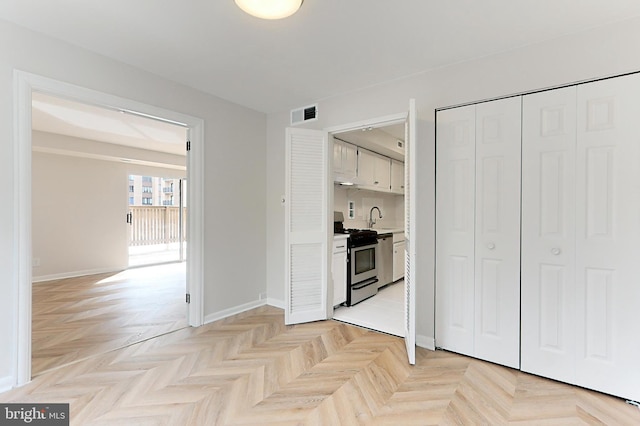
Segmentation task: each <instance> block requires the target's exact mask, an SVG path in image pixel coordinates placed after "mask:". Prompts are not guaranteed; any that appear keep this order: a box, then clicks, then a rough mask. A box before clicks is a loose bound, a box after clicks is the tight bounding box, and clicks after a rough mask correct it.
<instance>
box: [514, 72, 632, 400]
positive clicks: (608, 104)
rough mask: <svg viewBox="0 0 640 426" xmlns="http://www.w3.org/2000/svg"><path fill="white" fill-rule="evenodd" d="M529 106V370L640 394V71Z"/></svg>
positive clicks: (525, 360) (525, 231) (525, 352)
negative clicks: (639, 310) (639, 277)
mask: <svg viewBox="0 0 640 426" xmlns="http://www.w3.org/2000/svg"><path fill="white" fill-rule="evenodd" d="M523 112H524V127H523V141H522V143H523V194H522V195H523V203H524V204H523V217H522V238H523V240H522V247H523V253H522V254H523V256H522V277H523V280H522V295H523V307H522V330H523V335H522V336H523V340H522V369H523V370H524V371H528V372H533V373H535V374H539V375H542V376H546V377H550V378H553V379H558V380H562V381H566V382H569V383H572V384H576V385H578V386H582V387H586V388H590V389H595V390H598V391H601V392H605V393H608V394H612V395H616V396H619V397H623V398H626V399H631V400H640V387H639V386H638V383H640V369H639V368H638V366H637V360H638V354H640V339H638V336H639V335H640V322H639V321H638V318H637V315H638V307H639V306H640V286H638V284H637V282H638V279H637V277H638V266H637V265H638V259H640V244H638V241H640V220H639V219H638V218H639V217H640V168H639V167H638V159H640V144H638V134H640V121H639V120H638V116H640V75H638V74H633V75H628V76H623V77H617V78H613V79H606V80H601V81H596V82H593V83H586V84H581V85H578V86H574V87H568V88H563V89H557V90H552V91H548V92H541V93H538V94H533V95H528V96H525V97H524V110H523ZM525 172H526V173H525ZM524 301H526V303H524Z"/></svg>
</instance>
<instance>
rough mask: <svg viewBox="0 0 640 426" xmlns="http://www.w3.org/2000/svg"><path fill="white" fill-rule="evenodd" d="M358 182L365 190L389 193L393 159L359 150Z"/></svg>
mask: <svg viewBox="0 0 640 426" xmlns="http://www.w3.org/2000/svg"><path fill="white" fill-rule="evenodd" d="M358 181H359V182H360V184H361V186H362V187H363V188H368V189H372V190H374V191H384V192H389V191H390V190H391V159H390V158H389V157H385V156H383V155H380V154H376V153H375V152H372V151H369V150H366V149H362V148H359V149H358Z"/></svg>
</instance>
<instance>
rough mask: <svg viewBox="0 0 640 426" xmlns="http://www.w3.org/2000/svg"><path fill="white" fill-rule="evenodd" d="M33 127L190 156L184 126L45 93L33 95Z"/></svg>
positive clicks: (61, 133)
mask: <svg viewBox="0 0 640 426" xmlns="http://www.w3.org/2000/svg"><path fill="white" fill-rule="evenodd" d="M32 128H33V130H38V131H41V132H48V133H55V134H59V135H66V136H73V137H76V138H81V139H89V140H95V141H100V142H107V143H111V144H116V145H123V146H129V147H134V148H141V149H146V150H150V151H158V152H164V153H168V154H174V155H180V156H185V155H186V148H185V141H186V137H187V136H186V135H187V130H186V128H184V127H181V126H178V125H175V124H170V123H165V122H162V121H158V120H154V119H150V118H147V117H141V116H138V115H133V114H130V113H124V112H119V111H115V110H109V109H106V108H101V107H96V106H92V105H87V104H83V103H79V102H75V101H70V100H67V99H61V98H57V97H55V96H50V95H47V94H43V93H37V92H36V93H33V96H32Z"/></svg>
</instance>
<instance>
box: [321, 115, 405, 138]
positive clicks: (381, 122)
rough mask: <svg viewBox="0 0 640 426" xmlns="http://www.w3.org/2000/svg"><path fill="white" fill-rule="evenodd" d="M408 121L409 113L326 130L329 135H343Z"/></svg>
mask: <svg viewBox="0 0 640 426" xmlns="http://www.w3.org/2000/svg"><path fill="white" fill-rule="evenodd" d="M405 121H407V112H406V111H405V112H401V113H398V114H391V115H385V116H383V117H378V118H371V119H368V120H361V121H356V122H354V123H347V124H341V125H339V126H332V127H328V128H326V129H324V131H325V132H328V133H339V132H340V133H341V132H348V131H351V130H358V129H362V128H365V127H373V128H378V127H385V126H389V125H392V124H398V123H404V122H405Z"/></svg>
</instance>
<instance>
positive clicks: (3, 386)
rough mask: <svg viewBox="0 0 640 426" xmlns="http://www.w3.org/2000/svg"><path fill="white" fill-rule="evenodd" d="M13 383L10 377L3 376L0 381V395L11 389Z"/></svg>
mask: <svg viewBox="0 0 640 426" xmlns="http://www.w3.org/2000/svg"><path fill="white" fill-rule="evenodd" d="M14 383H15V381H14V380H13V377H11V376H5V377H3V378H1V379H0V393H2V392H6V391H8V390H11V389H13V384H14Z"/></svg>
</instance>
